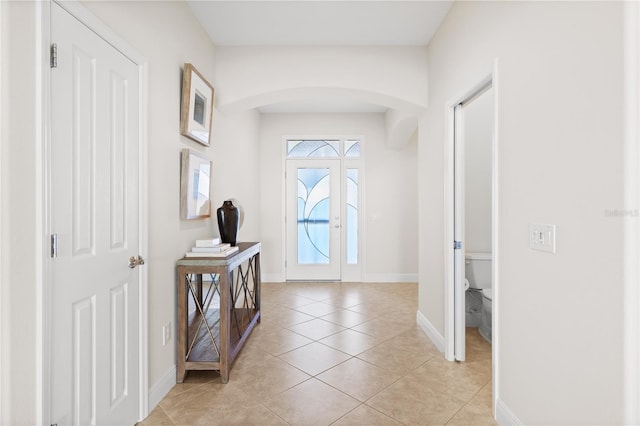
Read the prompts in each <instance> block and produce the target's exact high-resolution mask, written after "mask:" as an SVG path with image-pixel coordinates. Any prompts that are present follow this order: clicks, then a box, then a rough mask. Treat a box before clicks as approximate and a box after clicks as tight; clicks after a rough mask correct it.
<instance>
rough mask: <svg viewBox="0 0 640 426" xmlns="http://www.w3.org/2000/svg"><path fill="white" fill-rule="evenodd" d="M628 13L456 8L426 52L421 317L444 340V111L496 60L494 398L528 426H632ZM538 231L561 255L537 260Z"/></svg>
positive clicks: (614, 7)
mask: <svg viewBox="0 0 640 426" xmlns="http://www.w3.org/2000/svg"><path fill="white" fill-rule="evenodd" d="M622 11H623V7H622V4H621V3H617V2H589V3H579V2H491V3H489V2H456V3H455V4H454V6H453V7H452V9H451V11H450V13H449V15H448V16H447V18H446V19H445V21H444V23H443V24H442V26H441V27H440V29H439V30H438V32H437V34H436V36H435V38H434V39H433V41H432V43H431V45H430V46H429V49H428V55H429V89H430V90H429V105H430V107H429V110H428V112H427V114H426V117H425V118H424V120H423V121H422V122H421V127H420V131H421V133H420V159H419V164H420V182H421V188H420V241H421V246H420V301H419V302H420V311H421V312H422V314H424V315H425V316H426V317H427V318H428V320H429V321H430V322H431V324H432V325H433V326H434V328H436V329H437V330H438V331H439V332H440V333H442V334H444V310H443V307H444V298H443V286H444V283H443V277H444V271H443V248H444V244H443V213H442V211H443V209H442V207H441V206H442V205H443V180H442V179H443V172H442V170H443V164H442V158H443V141H444V134H445V129H444V123H445V117H444V112H445V105H446V103H447V102H449V101H451V100H452V99H453V98H454V97H455V96H459V95H460V94H461V93H463V92H464V91H466V90H469V89H471V87H472V86H473V85H474V84H475V83H477V82H478V81H479V79H480V78H481V77H482V76H483V75H485V74H486V73H488V72H490V71H491V67H492V65H493V61H494V59H495V58H497V60H498V64H499V65H498V75H499V77H498V90H497V92H496V96H497V102H498V105H499V113H498V122H499V129H498V137H499V148H498V156H499V169H498V174H499V182H498V185H499V197H500V201H499V203H500V204H499V218H500V223H499V240H498V241H497V244H498V250H499V266H498V270H497V278H498V280H499V282H498V285H499V287H498V288H497V289H496V290H497V292H498V294H497V297H498V299H499V302H498V303H499V306H498V308H497V313H496V315H497V317H498V324H497V327H498V331H499V342H498V348H497V351H498V355H499V371H498V372H497V373H498V377H499V383H498V390H499V393H498V395H497V397H498V399H499V401H498V402H499V403H500V404H502V407H506V408H508V409H509V410H510V411H511V413H512V414H513V415H515V416H516V417H517V418H518V419H519V420H520V421H522V422H523V423H524V424H550V423H551V424H616V423H621V422H622V420H623V417H622V416H623V406H622V405H623V403H622V401H623V358H622V349H623V336H622V329H623V314H622V312H623V276H622V272H623V263H622V262H623V261H622V259H623V250H622V248H623V220H622V219H621V218H616V217H606V215H605V211H606V210H607V209H615V208H622V206H623V186H624V181H623V146H624V144H623V133H622V130H623V121H622V119H623V113H624V111H623V87H622V82H623V50H622V46H623V33H622V31H623V14H622ZM531 222H541V223H552V224H556V225H557V253H556V254H555V255H551V254H548V253H543V252H537V251H532V250H530V249H529V248H528V226H529V223H531ZM496 290H494V291H496ZM495 300H496V299H495V298H494V304H495ZM495 311H496V309H495V307H494V312H495Z"/></svg>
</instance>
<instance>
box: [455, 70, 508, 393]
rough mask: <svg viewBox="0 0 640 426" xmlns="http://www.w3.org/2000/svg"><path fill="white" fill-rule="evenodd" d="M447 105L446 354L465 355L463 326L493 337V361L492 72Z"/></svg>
mask: <svg viewBox="0 0 640 426" xmlns="http://www.w3.org/2000/svg"><path fill="white" fill-rule="evenodd" d="M448 110H449V123H448V137H447V142H446V146H445V155H446V163H445V164H446V169H445V184H446V190H445V222H446V223H445V229H446V236H445V262H446V275H445V282H446V294H445V305H446V306H445V356H446V358H447V359H448V360H450V361H460V362H462V361H465V360H466V356H467V350H466V349H467V348H466V347H465V341H466V340H467V337H468V336H467V331H468V330H469V331H473V332H475V333H478V332H479V331H480V330H481V329H482V330H483V333H482V335H483V338H486V340H487V341H489V340H490V341H491V345H492V348H490V352H491V353H492V354H493V355H494V356H493V359H494V363H495V354H496V351H495V348H496V346H497V335H498V333H497V327H495V325H496V321H495V317H496V315H495V312H496V311H497V309H496V306H497V300H496V297H494V295H496V294H497V287H496V282H497V280H496V276H495V273H494V272H495V270H496V263H497V250H496V242H497V238H496V235H497V232H496V230H497V226H496V224H497V207H496V206H497V173H496V170H497V149H496V147H497V132H496V128H497V126H496V122H497V120H496V110H497V108H496V88H495V78H494V73H493V72H492V73H491V74H489V75H487V76H486V77H484V78H482V79H479V80H478V83H477V84H476V85H475V86H473V87H472V88H471V89H470V90H468V91H467V92H466V93H464V95H463V96H460V97H458V98H457V99H455V100H454V101H453V102H451V103H449V105H448ZM465 254H466V255H465ZM472 266H474V267H475V268H474V269H469V270H467V272H468V273H470V274H471V273H472V272H473V273H477V274H476V275H473V274H472V275H473V277H471V276H469V277H467V274H465V269H466V268H467V267H468V268H471V267H472ZM478 266H480V268H479V269H477V267H478ZM466 278H469V279H468V280H467V279H466ZM468 282H470V284H467V283H468ZM492 293H493V294H492ZM481 325H483V327H482V328H480V326H481ZM468 326H470V327H473V328H467V327H468ZM476 327H477V328H476ZM480 340H482V338H481V339H480ZM470 361H471V360H470ZM494 383H495V382H494Z"/></svg>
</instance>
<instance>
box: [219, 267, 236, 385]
mask: <svg viewBox="0 0 640 426" xmlns="http://www.w3.org/2000/svg"><path fill="white" fill-rule="evenodd" d="M232 283H233V271H229V269H228V268H224V270H223V271H222V272H221V273H220V380H221V381H222V383H227V382H228V381H229V352H230V349H231V348H230V344H229V339H230V336H231V306H230V304H231V288H232Z"/></svg>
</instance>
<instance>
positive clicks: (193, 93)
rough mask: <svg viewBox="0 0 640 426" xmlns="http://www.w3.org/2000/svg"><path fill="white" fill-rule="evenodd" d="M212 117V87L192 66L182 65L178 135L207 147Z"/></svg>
mask: <svg viewBox="0 0 640 426" xmlns="http://www.w3.org/2000/svg"><path fill="white" fill-rule="evenodd" d="M212 117H213V86H211V84H209V82H208V81H207V79H206V78H204V76H203V75H202V74H200V72H198V70H197V69H196V68H195V67H194V66H193V65H192V64H188V63H187V64H184V72H183V74H182V101H181V104H180V133H181V134H183V135H184V136H186V137H188V138H191V139H193V140H194V141H196V142H199V143H201V144H202V145H206V146H209V145H210V142H209V141H210V139H211V119H212Z"/></svg>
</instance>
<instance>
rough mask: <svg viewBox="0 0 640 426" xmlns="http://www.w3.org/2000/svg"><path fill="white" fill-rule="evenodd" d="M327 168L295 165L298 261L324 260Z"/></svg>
mask: <svg viewBox="0 0 640 426" xmlns="http://www.w3.org/2000/svg"><path fill="white" fill-rule="evenodd" d="M329 171H330V170H329V169H327V168H313V169H298V170H297V172H298V176H297V179H298V202H297V204H298V208H297V222H298V256H297V258H298V263H299V264H328V263H329V258H330V254H331V253H330V250H331V247H330V245H329V232H330V230H331V228H330V226H331V217H330V212H331V200H330V195H331V194H330V190H331V175H330V174H329Z"/></svg>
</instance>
